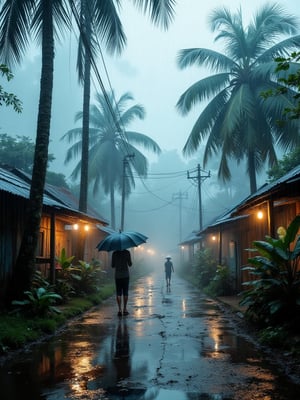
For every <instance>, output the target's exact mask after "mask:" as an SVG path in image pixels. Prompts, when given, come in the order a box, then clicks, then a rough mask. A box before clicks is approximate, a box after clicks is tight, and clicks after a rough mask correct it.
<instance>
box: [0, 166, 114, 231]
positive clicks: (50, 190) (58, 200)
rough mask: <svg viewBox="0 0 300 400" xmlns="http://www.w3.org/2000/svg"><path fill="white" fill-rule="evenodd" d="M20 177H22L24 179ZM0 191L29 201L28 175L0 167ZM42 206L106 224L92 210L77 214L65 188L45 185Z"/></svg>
mask: <svg viewBox="0 0 300 400" xmlns="http://www.w3.org/2000/svg"><path fill="white" fill-rule="evenodd" d="M22 175H24V179H23V178H22ZM0 190H3V191H4V192H8V193H11V194H12V195H15V196H20V197H23V198H25V199H29V195H30V183H29V182H28V174H26V173H23V172H22V171H20V170H17V173H14V170H8V169H6V168H2V167H0ZM43 204H44V205H45V206H48V207H53V208H56V209H60V210H66V211H70V212H73V213H76V214H78V215H83V216H86V217H89V218H93V219H96V220H98V221H99V222H105V223H107V221H106V220H105V219H104V218H102V217H101V216H100V215H99V214H98V213H97V212H96V211H94V210H93V211H92V212H91V213H90V212H88V213H81V212H79V211H78V209H77V207H78V200H77V199H76V198H75V196H73V194H72V193H71V192H70V191H68V190H67V189H66V188H58V187H55V186H52V185H48V184H47V185H45V192H44V197H43ZM89 211H90V210H89Z"/></svg>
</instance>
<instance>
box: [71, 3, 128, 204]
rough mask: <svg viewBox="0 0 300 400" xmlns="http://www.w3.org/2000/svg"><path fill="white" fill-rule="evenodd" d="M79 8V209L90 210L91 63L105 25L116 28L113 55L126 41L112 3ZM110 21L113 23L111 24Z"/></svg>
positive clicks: (110, 43)
mask: <svg viewBox="0 0 300 400" xmlns="http://www.w3.org/2000/svg"><path fill="white" fill-rule="evenodd" d="M78 8H79V10H78V11H77V9H76V8H75V7H73V13H74V15H75V17H77V24H78V27H79V41H78V55H77V70H78V79H79V82H80V83H81V84H82V85H83V108H82V109H83V114H82V146H81V147H82V149H81V167H82V168H81V179H80V193H79V210H80V211H83V212H86V211H87V193H88V190H87V188H88V150H89V109H90V83H91V67H92V62H93V60H95V58H96V55H97V50H96V48H98V47H97V46H95V44H97V37H102V36H103V34H104V33H105V30H106V26H109V24H110V25H111V26H112V27H113V30H112V29H111V30H110V32H109V34H106V48H107V49H108V50H109V51H110V52H111V53H113V52H120V51H121V50H122V48H123V46H124V44H125V42H126V38H125V34H124V32H123V28H122V24H121V21H120V19H119V16H118V14H117V9H116V7H115V5H114V4H113V2H111V1H108V2H107V1H103V0H95V1H91V0H80V1H78ZM110 21H113V22H114V23H113V24H111V22H110Z"/></svg>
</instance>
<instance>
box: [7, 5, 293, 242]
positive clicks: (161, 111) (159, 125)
mask: <svg viewBox="0 0 300 400" xmlns="http://www.w3.org/2000/svg"><path fill="white" fill-rule="evenodd" d="M178 3H179V4H178V5H177V6H176V16H175V20H174V22H173V24H172V25H171V26H170V28H169V30H168V31H167V32H165V31H163V30H161V29H160V28H157V27H154V26H153V25H152V24H151V22H150V21H149V19H148V18H147V17H146V16H144V15H142V14H141V13H140V12H138V11H137V10H136V9H135V8H134V7H133V6H132V5H131V2H129V1H128V4H127V2H126V1H123V8H122V11H121V19H122V22H123V25H124V30H125V32H126V35H127V39H128V41H127V43H128V44H127V48H126V49H125V50H124V51H123V54H122V55H121V56H119V57H110V56H107V55H105V52H104V57H105V64H106V68H107V71H108V74H109V80H110V84H111V86H112V88H113V89H114V91H115V94H116V97H117V98H118V97H119V96H120V95H122V94H124V93H125V92H127V91H129V92H131V93H132V95H133V96H134V99H135V102H136V103H140V104H142V105H143V106H144V107H145V109H146V118H145V120H143V121H138V122H137V123H134V124H133V125H132V126H131V127H130V128H132V129H133V130H136V131H140V132H142V133H144V134H147V135H148V136H151V137H152V138H153V139H154V140H156V141H157V143H158V144H159V146H160V147H161V148H162V149H163V151H164V152H170V154H174V165H171V166H168V172H169V171H171V170H172V169H173V171H184V169H188V168H194V167H196V165H197V163H200V164H201V163H202V159H201V153H200V156H199V157H198V158H194V160H183V159H182V155H181V152H182V148H183V146H184V144H185V142H186V140H187V138H188V135H189V133H190V130H191V128H192V126H193V124H194V122H195V119H196V116H197V115H199V113H200V111H201V108H199V106H198V109H197V110H194V111H192V112H190V113H189V115H188V116H185V117H182V116H181V115H179V114H178V113H177V111H176V109H175V105H176V103H177V101H178V99H179V97H180V95H181V94H182V93H183V92H184V91H185V90H186V89H187V88H188V87H189V86H190V85H191V84H192V83H194V82H196V81H197V80H199V79H201V78H203V77H205V76H207V75H209V74H210V71H209V70H206V69H205V68H201V69H200V68H195V67H193V68H187V69H185V70H183V71H181V70H179V68H178V67H177V65H176V56H177V53H178V51H179V50H180V49H183V48H192V47H205V48H211V49H215V50H219V51H221V52H223V51H224V49H223V47H222V43H221V42H220V41H219V42H218V43H214V35H213V34H212V33H211V32H210V29H209V27H208V24H207V19H208V15H209V14H210V13H211V11H212V10H213V9H214V8H216V7H220V6H223V5H224V1H221V0H210V1H207V2H205V1H202V0H178ZM278 3H279V4H280V5H282V6H283V7H284V8H285V10H286V11H287V12H288V13H291V14H294V15H296V16H298V17H299V18H300V10H299V0H285V1H281V2H278ZM125 4H126V5H125ZM225 4H226V6H227V7H228V8H229V9H230V10H231V11H232V12H233V11H236V10H237V9H238V7H239V6H241V8H242V12H243V15H244V23H245V25H246V24H247V22H248V21H249V18H251V16H252V15H253V13H255V12H257V10H258V9H259V8H260V7H261V5H262V4H264V2H263V1H262V0H251V1H248V0H242V1H238V0H230V1H226V2H225ZM75 64H76V43H75V41H74V40H72V38H71V35H70V34H66V37H65V39H64V42H63V44H62V45H59V46H57V49H56V60H55V70H54V76H55V81H54V97H53V112H52V121H51V144H50V152H51V153H53V154H54V155H55V157H56V160H55V162H54V163H52V164H51V170H54V171H56V172H62V173H64V174H65V175H66V176H67V177H68V175H69V174H70V172H71V170H72V166H71V165H70V166H65V165H64V157H65V150H64V149H65V148H66V147H68V144H67V143H66V142H61V141H60V138H61V136H62V135H63V134H64V133H65V132H66V131H67V130H69V129H71V128H74V127H75V124H74V116H75V113H76V112H77V111H79V110H81V109H82V89H81V88H80V87H79V86H78V83H77V76H76V71H75ZM98 68H99V71H100V73H101V76H102V79H103V82H104V85H105V87H106V89H107V91H109V90H110V86H109V82H108V80H107V77H106V75H105V72H104V68H103V65H102V64H101V61H100V60H99V63H98ZM13 73H14V75H15V78H14V80H13V81H12V82H11V83H9V84H6V83H5V84H4V87H5V89H6V90H7V91H12V92H14V93H15V94H16V95H17V96H18V97H19V98H20V99H21V100H22V101H23V108H24V110H23V112H22V114H16V113H15V112H13V111H12V110H10V109H9V108H6V107H1V108H0V121H1V123H0V132H1V133H7V134H9V135H20V136H23V135H24V136H29V137H32V139H33V140H34V138H35V132H36V118H37V108H38V96H39V79H40V53H39V51H38V50H35V49H32V50H31V51H30V53H29V55H28V57H27V58H26V60H25V61H24V63H23V64H22V66H21V67H17V68H13ZM92 90H93V92H95V91H100V89H99V87H98V86H97V83H94V84H93V85H92ZM91 102H92V103H93V95H92V96H91ZM176 153H177V155H178V157H177V156H175V155H176ZM150 160H151V162H153V163H154V164H155V163H156V168H157V162H158V161H157V159H156V158H150ZM185 163H186V165H185ZM187 163H188V164H187ZM163 165H164V164H163V163H162V166H163ZM160 172H162V173H163V172H166V171H160ZM246 179H247V178H246ZM182 180H183V182H185V183H183V184H182V190H183V191H185V190H186V189H188V190H190V185H191V184H192V182H187V179H186V176H185V174H182ZM211 182H212V181H211ZM214 182H215V180H214ZM215 184H216V183H214V185H215ZM161 185H162V186H163V187H164V188H166V187H169V189H170V190H169V192H168V195H166V197H165V200H166V201H167V200H168V199H169V200H170V197H171V196H172V194H174V193H176V192H178V191H179V190H181V188H180V186H179V184H178V181H177V183H175V184H174V179H171V180H170V181H169V182H168V180H167V179H166V180H165V181H163V182H161ZM185 185H189V186H187V187H186V186H185ZM205 190H208V189H207V188H206V189H205ZM145 191H146V190H145ZM208 192H209V190H208ZM148 195H149V193H148ZM207 196H208V197H210V196H212V193H211V192H210V193H208V194H207ZM190 200H191V201H193V205H191V204H189V206H188V207H189V208H190V209H193V210H194V213H195V212H196V210H197V204H196V199H195V192H194V194H191V193H190ZM128 207H129V208H130V205H128ZM157 207H159V204H157ZM177 211H178V210H177ZM220 211H221V210H220ZM222 212H223V210H222ZM150 219H151V216H150ZM195 219H196V220H197V219H198V217H197V216H196V217H195V215H194V216H193V217H192V220H195ZM195 225H197V224H195ZM195 228H197V226H192V225H187V224H185V226H184V234H187V233H188V232H190V231H191V230H192V229H195ZM175 229H176V230H177V231H178V227H177V228H175ZM173 231H174V229H173ZM164 234H165V233H164ZM177 239H178V237H177ZM177 239H176V241H177ZM173 240H174V239H173ZM168 246H170V244H168Z"/></svg>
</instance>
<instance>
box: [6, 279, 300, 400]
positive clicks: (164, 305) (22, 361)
mask: <svg viewBox="0 0 300 400" xmlns="http://www.w3.org/2000/svg"><path fill="white" fill-rule="evenodd" d="M129 310H130V315H129V316H127V317H122V318H120V317H117V315H116V311H117V308H116V304H115V299H114V298H112V299H110V300H109V301H107V302H106V303H105V304H103V305H101V306H100V307H97V308H96V309H94V310H93V311H92V312H89V313H87V314H86V315H85V316H84V318H83V319H80V320H77V321H74V322H73V323H72V324H71V325H70V327H69V329H68V330H67V331H65V332H63V333H62V334H60V335H58V336H57V337H55V338H52V339H51V340H50V341H49V342H47V343H43V344H42V345H38V346H35V348H33V349H31V350H30V351H28V352H27V353H24V354H20V355H18V356H17V357H15V358H14V359H13V360H10V361H7V362H6V363H5V364H4V365H2V366H1V368H0V387H1V399H2V400H20V399H23V398H28V399H31V400H37V399H44V400H62V399H70V400H71V399H74V400H79V399H80V400H83V399H92V400H94V399H98V400H101V399H103V400H110V399H128V400H134V399H137V400H138V399H139V400H152V399H153V400H169V399H172V400H225V399H226V400H250V399H251V400H254V399H259V400H261V399H263V400H289V399H291V400H292V399H293V400H294V399H297V398H300V387H299V386H296V385H294V384H292V383H291V382H289V381H288V380H286V379H285V377H283V376H280V375H279V373H278V372H276V370H273V369H272V368H271V366H270V365H267V364H266V363H265V362H264V359H263V356H262V355H261V354H259V352H258V351H256V350H255V348H254V347H253V345H252V344H251V343H249V342H247V341H246V340H245V339H243V338H242V337H240V336H238V335H237V334H236V333H235V330H234V326H233V325H232V324H231V322H230V321H228V320H227V319H226V318H228V317H225V316H223V315H222V313H221V312H220V310H219V308H218V306H217V304H216V303H215V302H214V301H212V300H210V299H207V298H206V297H205V296H202V295H200V294H199V292H198V291H197V290H195V289H194V288H193V287H191V286H190V285H189V284H187V283H186V282H185V281H182V280H180V279H179V278H177V277H176V276H174V279H173V283H172V287H171V290H170V291H168V292H167V291H166V288H165V286H164V280H163V277H162V276H160V275H153V276H150V277H146V278H142V279H140V280H139V281H138V282H137V284H135V285H134V288H132V289H131V292H130V298H129Z"/></svg>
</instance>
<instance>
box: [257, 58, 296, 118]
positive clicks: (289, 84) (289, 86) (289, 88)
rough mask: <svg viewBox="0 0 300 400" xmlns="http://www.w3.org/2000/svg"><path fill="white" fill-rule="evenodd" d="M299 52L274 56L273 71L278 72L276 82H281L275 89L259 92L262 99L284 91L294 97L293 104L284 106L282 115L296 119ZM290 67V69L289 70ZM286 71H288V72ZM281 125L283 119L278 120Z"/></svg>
mask: <svg viewBox="0 0 300 400" xmlns="http://www.w3.org/2000/svg"><path fill="white" fill-rule="evenodd" d="M299 61H300V52H293V53H292V54H291V55H290V56H289V57H276V58H275V62H276V63H277V67H276V69H275V73H277V74H278V82H279V83H281V84H282V86H279V87H278V88H277V89H276V90H273V89H269V90H267V91H265V92H262V93H261V96H262V97H263V98H264V99H268V98H270V97H273V96H282V95H285V94H286V93H290V94H291V98H293V99H294V101H295V102H294V106H288V107H285V108H284V110H283V115H287V116H288V118H289V119H298V118H299V117H300V64H299ZM292 67H293V68H292ZM291 68H292V71H293V72H291ZM288 72H290V73H289V74H288ZM283 74H284V76H282V75H283ZM278 123H279V125H282V123H283V121H278Z"/></svg>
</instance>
